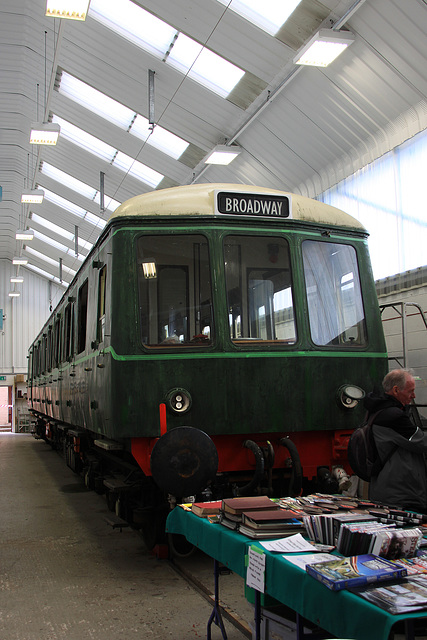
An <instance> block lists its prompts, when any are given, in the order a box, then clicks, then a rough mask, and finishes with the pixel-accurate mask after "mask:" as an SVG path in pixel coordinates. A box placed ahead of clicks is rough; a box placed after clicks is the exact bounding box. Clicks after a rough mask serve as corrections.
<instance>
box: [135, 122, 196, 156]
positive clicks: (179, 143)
mask: <svg viewBox="0 0 427 640" xmlns="http://www.w3.org/2000/svg"><path fill="white" fill-rule="evenodd" d="M149 126H150V125H149V122H148V119H147V118H144V116H141V115H139V114H138V115H137V116H136V118H135V121H134V122H133V124H132V127H131V128H130V130H129V133H132V134H133V135H134V136H138V138H141V140H147V144H150V145H151V146H152V147H155V148H156V149H158V150H159V151H162V152H163V153H166V154H167V155H168V156H171V158H173V159H174V160H178V158H180V157H181V156H182V154H183V153H184V151H185V150H186V149H187V147H188V146H189V142H186V141H185V140H183V139H182V138H179V137H178V136H176V135H175V134H173V133H171V132H170V131H167V130H166V129H163V128H162V127H160V126H159V125H156V126H155V127H154V131H153V133H152V134H151V135H150V136H149V134H150V130H149Z"/></svg>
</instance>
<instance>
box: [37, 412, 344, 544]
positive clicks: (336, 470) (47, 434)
mask: <svg viewBox="0 0 427 640" xmlns="http://www.w3.org/2000/svg"><path fill="white" fill-rule="evenodd" d="M36 417H37V420H36V426H35V434H34V435H35V436H36V437H38V438H41V439H43V440H45V441H46V442H47V443H48V444H49V445H50V446H51V447H52V448H53V449H55V450H56V451H57V452H58V453H59V454H61V455H62V457H63V458H64V459H65V461H66V464H67V465H68V467H70V469H72V470H73V471H74V472H75V473H76V474H78V475H80V476H81V477H82V478H83V481H84V483H85V486H86V487H87V489H88V490H94V491H96V492H97V493H98V494H103V495H105V498H106V502H107V505H108V508H109V510H110V511H111V512H112V514H114V518H115V522H116V523H117V526H120V522H126V523H127V524H128V525H130V526H131V527H132V528H133V529H136V530H138V531H139V532H140V533H141V535H142V537H143V539H144V542H145V544H146V546H147V547H148V548H149V549H151V548H153V547H154V546H155V545H156V544H162V543H165V542H166V538H165V521H166V517H167V515H168V513H169V511H170V509H171V508H173V507H174V506H175V505H176V504H177V503H180V502H190V501H203V500H218V499H221V498H224V497H231V496H239V495H262V494H264V495H269V496H270V497H283V496H298V495H307V494H309V493H314V492H321V493H326V494H328V493H329V494H333V493H339V492H341V491H342V490H343V489H345V488H346V487H347V486H348V484H349V483H348V476H347V473H346V471H345V469H344V466H342V465H341V464H337V465H334V466H332V467H331V465H330V464H328V463H326V464H322V460H318V461H317V463H316V464H317V466H316V467H315V472H314V473H313V469H314V467H313V464H311V465H310V466H309V467H307V469H310V471H311V473H308V474H307V473H304V467H303V465H302V464H301V459H300V452H299V451H298V448H297V447H296V445H295V443H293V442H292V440H290V438H283V437H282V438H277V442H275V445H276V448H277V445H279V446H280V447H283V448H284V449H286V451H287V455H286V457H285V458H284V463H283V464H281V465H280V466H275V447H273V445H272V444H271V442H270V441H264V442H262V443H257V442H255V440H250V439H245V440H244V441H243V447H244V448H245V449H246V450H247V452H246V453H247V457H248V456H249V458H250V459H251V465H250V466H251V468H250V469H247V470H237V471H236V470H233V471H220V472H218V473H217V474H216V475H215V478H214V480H213V481H212V482H210V483H209V485H208V487H207V488H204V489H203V490H202V491H201V492H195V493H193V494H192V495H179V496H178V495H172V494H170V493H168V492H167V491H165V490H164V489H162V488H160V487H159V486H158V484H157V483H156V482H155V480H154V479H153V477H152V476H151V475H147V474H146V473H144V471H143V470H142V469H141V467H140V466H139V465H138V464H137V462H136V460H135V458H134V457H133V456H132V453H131V452H130V451H127V450H126V449H124V448H123V446H122V445H121V444H120V443H116V442H114V441H109V440H106V439H102V438H99V436H97V435H96V434H93V433H91V432H89V431H87V430H85V429H79V428H76V427H71V426H67V425H63V424H61V423H58V422H55V421H52V420H51V419H47V418H46V417H45V416H41V415H37V416H36ZM346 435H347V434H344V436H346ZM345 439H346V438H345ZM341 445H342V443H341ZM241 446H242V445H241V444H240V447H241ZM111 522H114V520H111Z"/></svg>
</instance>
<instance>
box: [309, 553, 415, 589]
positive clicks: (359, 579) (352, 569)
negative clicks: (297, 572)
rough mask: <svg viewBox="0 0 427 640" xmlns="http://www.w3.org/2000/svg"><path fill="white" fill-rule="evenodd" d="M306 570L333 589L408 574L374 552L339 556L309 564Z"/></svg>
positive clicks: (402, 568) (392, 578)
mask: <svg viewBox="0 0 427 640" xmlns="http://www.w3.org/2000/svg"><path fill="white" fill-rule="evenodd" d="M306 570H307V573H309V574H310V575H311V576H312V577H313V578H316V580H319V581H320V582H322V583H323V584H325V585H326V586H327V587H328V589H332V590H333V591H339V590H341V589H348V588H350V587H357V586H360V585H364V584H369V583H372V582H379V581H382V580H395V579H397V578H403V577H404V576H406V574H407V572H406V568H404V567H399V566H397V565H396V564H394V563H393V562H390V561H389V560H386V558H380V557H378V556H374V555H372V554H364V555H360V556H351V557H349V558H345V557H344V558H343V557H338V558H336V560H333V561H331V562H321V563H315V564H309V565H307V568H306Z"/></svg>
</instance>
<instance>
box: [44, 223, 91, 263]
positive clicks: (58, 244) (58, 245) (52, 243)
mask: <svg viewBox="0 0 427 640" xmlns="http://www.w3.org/2000/svg"><path fill="white" fill-rule="evenodd" d="M34 237H35V238H37V239H38V240H40V242H44V243H45V244H48V245H49V246H51V247H54V248H55V249H58V251H61V252H62V253H65V254H67V255H69V256H73V258H76V259H77V260H80V261H81V262H83V259H84V257H83V256H80V255H79V256H76V255H75V252H74V249H70V248H69V247H67V246H65V244H62V243H61V242H58V241H57V240H54V239H53V238H50V237H49V236H46V235H45V234H44V233H40V231H34Z"/></svg>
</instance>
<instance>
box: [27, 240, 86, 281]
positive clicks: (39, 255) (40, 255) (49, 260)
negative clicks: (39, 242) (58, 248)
mask: <svg viewBox="0 0 427 640" xmlns="http://www.w3.org/2000/svg"><path fill="white" fill-rule="evenodd" d="M25 251H26V252H27V253H29V254H30V255H32V256H34V257H35V258H38V259H39V260H43V261H44V262H47V264H50V265H52V266H53V267H57V268H58V269H59V262H57V261H56V260H53V259H52V258H49V256H45V255H44V253H40V251H36V250H35V249H32V248H31V247H27V246H26V247H25ZM62 270H63V271H65V272H66V273H68V274H69V275H71V276H75V275H76V273H77V272H76V271H74V270H73V269H70V268H69V267H66V266H65V265H62Z"/></svg>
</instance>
